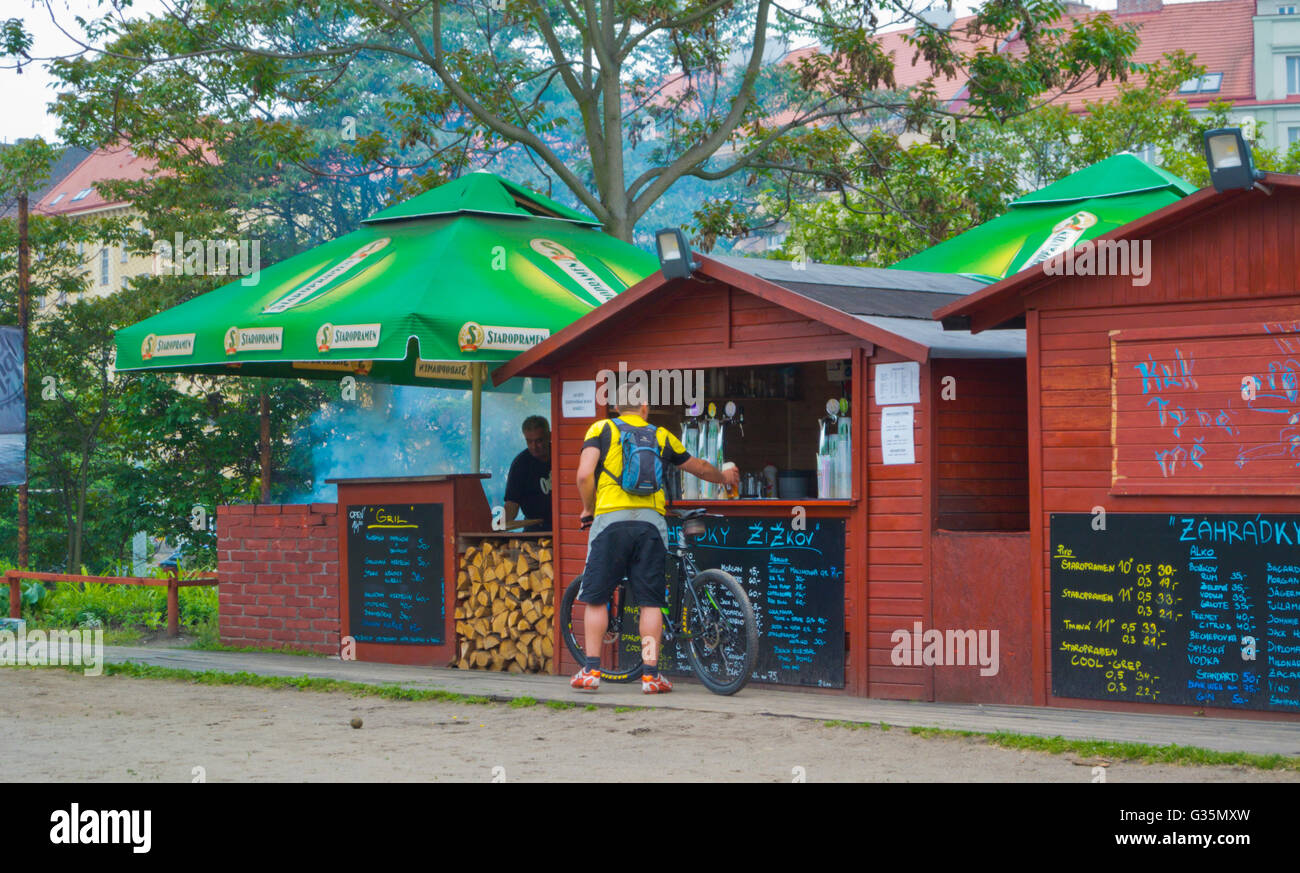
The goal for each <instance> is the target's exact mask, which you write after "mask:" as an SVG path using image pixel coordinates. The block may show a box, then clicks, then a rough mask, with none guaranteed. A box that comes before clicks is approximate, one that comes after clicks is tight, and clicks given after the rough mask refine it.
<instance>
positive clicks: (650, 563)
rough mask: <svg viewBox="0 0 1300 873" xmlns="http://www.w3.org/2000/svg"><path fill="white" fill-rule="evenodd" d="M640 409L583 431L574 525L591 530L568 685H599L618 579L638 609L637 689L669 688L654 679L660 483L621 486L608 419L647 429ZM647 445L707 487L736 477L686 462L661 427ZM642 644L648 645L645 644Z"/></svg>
mask: <svg viewBox="0 0 1300 873" xmlns="http://www.w3.org/2000/svg"><path fill="white" fill-rule="evenodd" d="M649 413H650V407H649V406H648V405H647V404H644V403H643V404H641V405H640V406H639V407H638V408H637V409H636V411H635V412H633V411H631V410H630V409H629V410H628V411H627V412H623V413H621V414H620V412H619V410H618V408H617V407H611V408H610V416H611V417H610V418H608V419H605V420H602V421H598V422H596V423H595V424H593V425H592V426H591V427H590V428H589V429H588V430H587V435H586V437H585V439H584V441H583V444H582V455H581V456H580V457H579V459H578V477H577V484H578V494H579V496H580V497H581V498H582V524H583V526H584V527H586V526H587V525H588V524H590V525H591V533H590V535H589V537H588V540H587V565H586V568H585V569H584V570H583V573H582V588H581V589H580V590H579V591H578V600H580V601H581V602H582V603H584V604H586V610H585V613H584V625H585V628H586V629H585V633H584V643H585V645H584V649H585V651H586V654H587V663H586V664H585V665H584V666H583V667H582V669H581V670H579V671H578V673H577V674H576V675H575V676H574V677H573V680H572V682H571V683H570V684H571V685H573V687H574V688H577V689H579V690H582V691H594V690H595V689H596V688H598V687H599V686H600V647H601V643H602V641H603V639H604V636H605V629H606V627H608V624H609V614H608V612H607V611H606V604H607V603H608V602H609V598H610V596H611V595H612V594H613V593H614V589H615V588H616V587H617V586H618V584H619V582H621V581H622V580H623V577H624V576H626V577H627V580H628V589H629V595H630V598H631V600H630V602H631V603H632V604H633V605H635V606H641V607H646V608H643V609H642V610H641V641H642V662H643V663H644V665H645V671H644V673H643V674H642V677H641V690H642V691H644V692H645V693H647V694H660V693H663V692H667V691H671V690H672V687H673V686H672V683H670V682H669V681H668V680H667V679H665V678H664V677H662V676H660V675H659V669H658V665H659V641H660V639H661V637H662V634H663V613H662V612H661V611H660V608H662V607H664V606H666V605H667V604H666V602H665V601H664V580H665V578H666V575H667V561H668V525H667V524H666V523H665V521H664V506H665V498H664V490H663V487H662V484H663V483H662V482H661V483H660V487H659V489H658V490H657V491H655V492H654V493H653V494H632V493H629V492H628V491H625V490H624V489H623V486H622V484H621V483H620V477H621V476H622V474H623V453H622V447H621V445H620V443H621V439H622V436H621V434H620V431H619V427H618V426H616V425H615V423H614V420H615V419H619V420H621V421H622V422H623V423H624V424H625V425H629V426H631V427H638V428H641V427H647V426H648V425H649V422H647V421H646V416H647V415H649ZM655 442H656V444H657V445H658V447H659V456H660V458H661V459H662V461H663V462H664V464H676V465H678V466H679V467H680V468H681V469H682V470H685V471H686V472H687V473H691V474H692V475H695V476H698V477H699V478H701V479H704V480H705V481H707V482H715V483H723V484H726V485H728V486H730V487H732V488H734V487H736V485H737V484H738V483H739V481H740V472H739V471H738V470H735V469H728V470H727V471H726V472H725V473H724V472H722V471H720V470H719V469H718V468H717V467H715V466H713V465H712V464H710V463H709V462H708V461H705V460H704V459H703V458H693V457H691V455H690V453H688V452H687V451H686V447H685V446H683V445H682V443H681V441H680V440H678V439H677V437H675V436H673V435H672V434H671V433H670V432H669V431H668V430H666V429H665V428H662V427H659V428H656V429H655ZM647 640H650V641H653V642H651V643H647Z"/></svg>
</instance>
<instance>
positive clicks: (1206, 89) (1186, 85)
mask: <svg viewBox="0 0 1300 873" xmlns="http://www.w3.org/2000/svg"><path fill="white" fill-rule="evenodd" d="M1221 87H1223V73H1206V74H1205V75H1204V76H1192V78H1190V79H1187V80H1186V81H1184V82H1183V84H1181V85H1179V86H1178V93H1179V94H1198V93H1201V94H1203V93H1214V92H1215V91H1218V90H1219V89H1220V88H1221Z"/></svg>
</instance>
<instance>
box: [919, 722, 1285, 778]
mask: <svg viewBox="0 0 1300 873" xmlns="http://www.w3.org/2000/svg"><path fill="white" fill-rule="evenodd" d="M910 730H911V732H912V734H913V735H914V736H919V737H963V738H970V739H978V740H983V741H984V742H986V743H988V744H989V745H991V746H999V747H1001V748H1004V749H1021V750H1026V751H1032V752H1047V753H1049V754H1053V755H1060V754H1064V753H1065V752H1073V753H1074V754H1076V755H1079V756H1081V757H1085V758H1106V759H1108V760H1114V761H1136V762H1139V763H1142V764H1175V765H1178V766H1192V767H1214V766H1230V767H1254V768H1256V769H1258V770H1296V771H1300V758H1297V757H1293V756H1290V755H1259V754H1255V753H1253V752H1220V751H1216V750H1214V749H1202V748H1199V747H1197V746H1180V745H1177V744H1176V743H1170V744H1168V745H1164V746H1153V745H1150V744H1148V743H1120V742H1113V741H1110V740H1068V739H1066V738H1065V737H1060V736H1057V737H1036V736H1030V735H1028V734H1015V733H1010V732H1008V731H995V732H992V733H980V732H978V731H959V730H952V729H949V728H926V727H914V728H911V729H910Z"/></svg>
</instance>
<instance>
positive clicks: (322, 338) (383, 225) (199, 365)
mask: <svg viewBox="0 0 1300 873" xmlns="http://www.w3.org/2000/svg"><path fill="white" fill-rule="evenodd" d="M362 224H363V226H362V228H361V229H360V230H357V231H355V232H353V233H349V234H346V235H344V236H341V237H339V238H338V239H336V240H332V241H331V242H327V243H324V244H322V245H319V246H317V247H315V248H313V249H311V250H310V251H307V252H303V253H301V254H298V255H295V256H293V257H291V258H287V259H285V260H283V261H281V262H279V263H277V264H274V265H272V266H270V267H267V268H266V269H264V270H260V271H258V272H256V273H254V274H253V275H251V276H246V277H244V278H241V279H238V280H236V281H233V282H231V283H229V284H227V285H224V286H222V287H220V288H217V289H215V290H213V291H210V292H208V293H206V294H203V295H201V296H199V297H197V298H195V299H193V300H190V301H188V302H186V303H182V304H181V305H179V306H175V307H173V308H171V309H168V310H166V311H164V312H161V313H159V314H158V315H155V316H153V317H152V318H148V319H145V320H144V321H142V322H140V323H138V324H135V325H132V326H131V327H128V328H124V329H123V330H120V331H118V333H117V337H116V344H117V359H116V363H115V366H116V369H118V370H124V371H131V370H166V371H175V372H190V373H224V374H228V375H229V374H238V375H247V376H267V377H290V378H317V379H335V380H337V379H340V378H342V377H344V376H347V375H355V376H356V377H357V378H359V379H368V380H374V381H380V382H388V383H392V384H400V385H425V386H435V387H459V388H469V389H471V390H472V391H473V392H474V402H473V410H474V412H473V416H474V422H473V425H472V426H473V432H474V440H473V444H472V454H473V464H474V469H475V470H476V471H477V470H478V454H479V445H478V443H479V435H480V422H479V414H480V403H481V393H482V390H483V385H484V382H485V381H486V380H485V378H484V377H485V374H486V372H487V369H488V366H489V365H491V364H497V363H501V362H503V361H507V360H509V359H510V358H513V357H514V356H515V355H517V354H519V353H520V352H521V351H524V350H526V349H528V348H531V347H532V346H534V345H536V344H537V343H539V342H541V341H542V340H544V339H546V338H547V337H548V336H550V335H551V334H552V333H554V332H556V331H558V330H560V329H561V328H563V327H565V326H567V325H569V324H570V323H572V322H573V321H575V320H576V319H578V318H579V317H580V316H582V315H584V314H585V313H587V312H590V311H591V310H592V309H593V308H595V307H596V306H599V305H600V304H601V303H603V302H605V301H606V300H609V299H611V298H612V297H614V296H615V295H617V294H618V293H620V292H621V291H623V290H625V289H626V288H628V287H629V286H631V285H633V284H635V283H636V282H638V281H640V280H641V279H643V278H645V277H646V276H648V275H650V274H651V273H653V272H654V271H655V270H657V269H658V268H659V264H658V261H657V259H656V258H655V257H654V256H653V255H651V254H648V253H646V252H644V251H642V250H640V249H638V248H636V247H635V246H632V245H629V244H628V243H625V242H623V241H622V240H620V239H617V238H615V237H612V236H610V235H608V234H606V233H603V232H602V231H601V230H600V229H599V228H600V224H599V223H598V222H597V221H595V220H594V219H592V218H591V217H590V216H587V215H583V214H582V213H580V212H575V211H574V210H571V209H568V208H566V207H564V206H561V205H560V204H558V203H556V202H554V201H552V200H550V199H548V198H546V197H543V196H542V195H540V194H535V193H533V192H532V191H529V190H527V189H526V188H523V187H521V186H519V185H516V184H514V183H513V182H510V181H507V180H506V179H502V178H500V177H499V176H496V175H493V174H492V173H487V172H477V173H470V174H468V175H466V176H462V177H461V178H459V179H456V180H455V181H453V182H449V183H447V184H446V185H442V186H440V187H438V188H434V189H432V190H430V191H426V192H425V193H423V194H420V195H417V196H415V197H412V198H411V199H409V200H406V201H405V202H403V203H400V204H397V205H395V206H391V207H389V208H387V209H384V210H382V211H380V212H377V213H376V214H374V215H372V216H370V218H368V219H366V220H365V221H364V222H362ZM178 242H180V241H178ZM205 254H206V252H205V251H203V250H201V247H200V248H195V247H193V246H192V245H191V244H189V243H186V244H184V246H183V248H178V249H177V250H176V251H175V252H174V254H173V258H174V260H175V261H176V262H178V263H185V264H188V263H190V259H191V258H193V259H195V263H198V262H201V261H202V258H203V257H204V255H205ZM210 257H211V255H209V258H210ZM182 259H184V260H182Z"/></svg>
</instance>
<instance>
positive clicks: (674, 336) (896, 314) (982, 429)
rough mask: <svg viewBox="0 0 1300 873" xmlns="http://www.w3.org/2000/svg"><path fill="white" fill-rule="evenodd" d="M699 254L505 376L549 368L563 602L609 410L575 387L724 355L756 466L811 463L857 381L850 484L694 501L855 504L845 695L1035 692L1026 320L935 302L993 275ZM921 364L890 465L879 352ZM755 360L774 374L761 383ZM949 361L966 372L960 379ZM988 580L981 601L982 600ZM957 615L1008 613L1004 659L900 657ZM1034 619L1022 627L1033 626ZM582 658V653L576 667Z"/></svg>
mask: <svg viewBox="0 0 1300 873" xmlns="http://www.w3.org/2000/svg"><path fill="white" fill-rule="evenodd" d="M699 261H700V263H701V266H700V267H699V268H698V270H696V271H695V273H694V274H693V275H692V276H691V277H690V278H688V279H680V280H667V279H665V277H664V276H663V274H662V273H655V274H654V275H652V276H650V277H648V278H646V279H645V280H643V281H642V282H640V283H638V284H637V285H636V286H634V287H633V288H630V289H629V290H627V291H625V292H624V293H622V294H620V295H619V296H618V297H616V298H615V299H614V300H612V301H609V302H607V303H605V304H604V305H602V306H600V307H599V308H598V309H596V310H595V311H593V312H592V313H590V314H588V315H586V316H584V317H583V318H581V319H579V320H578V321H576V322H574V323H573V324H572V325H570V326H569V327H567V328H565V329H564V330H562V331H560V332H559V333H557V334H556V335H554V336H552V337H551V338H549V339H548V340H546V341H545V342H543V343H541V344H539V345H537V346H535V347H533V348H532V349H530V350H528V351H527V352H524V353H522V354H521V355H520V356H518V357H517V358H515V359H514V360H513V361H511V362H509V363H508V364H506V365H503V366H502V367H501V368H499V369H498V370H496V371H495V372H494V374H493V378H494V379H495V380H496V381H497V382H498V383H500V382H501V381H504V380H505V379H507V378H510V377H512V376H519V375H533V376H546V377H549V378H550V379H551V386H552V393H551V398H552V410H551V419H552V453H553V454H552V469H553V470H555V471H556V472H555V475H554V477H553V483H554V484H553V486H552V488H553V490H552V500H553V502H554V506H553V511H554V517H555V519H556V525H555V528H556V529H555V543H556V557H557V564H556V578H557V580H558V581H557V586H558V588H559V590H557V593H556V599H557V601H558V600H559V595H560V593H561V592H562V590H563V587H564V586H565V585H567V584H568V583H569V582H570V581H571V580H572V579H573V578H574V577H576V576H577V575H578V574H580V573H581V571H582V568H583V564H584V561H585V555H586V534H585V533H583V532H581V531H580V530H579V526H578V515H579V514H580V513H579V510H580V504H579V500H578V497H577V491H576V486H575V484H574V471H575V470H576V464H577V457H578V455H579V453H580V448H581V443H582V439H583V436H584V433H585V432H586V430H587V428H588V427H589V426H590V425H591V423H592V421H593V420H594V417H595V414H594V411H593V412H590V413H586V414H580V415H577V416H574V417H570V416H569V415H568V414H566V409H565V405H564V396H565V394H566V391H567V390H568V389H566V387H565V386H566V383H569V384H574V383H583V382H590V381H591V380H594V379H595V378H596V376H597V374H598V373H599V372H600V371H602V370H607V369H608V370H612V371H615V372H618V371H619V369H620V366H622V367H623V368H624V369H627V370H632V369H641V370H646V371H649V370H656V369H660V370H672V369H679V370H683V371H687V370H694V369H704V370H706V371H707V372H708V377H709V384H710V385H712V386H714V387H715V389H716V390H713V391H712V393H709V395H708V397H707V400H709V401H716V402H717V403H718V406H719V407H721V405H722V401H725V400H727V399H730V398H732V397H738V399H737V402H739V403H741V404H742V405H744V406H745V407H746V409H745V413H746V418H745V428H746V431H747V433H746V436H745V438H744V440H743V441H741V442H740V443H738V448H737V450H736V453H735V454H736V456H734V457H732V458H730V459H732V460H736V461H737V462H738V464H739V466H740V467H741V470H742V472H755V471H757V470H759V469H761V467H762V466H763V464H764V462H765V461H768V460H772V461H774V462H775V464H774V465H775V466H779V467H781V468H782V469H786V468H796V469H797V468H800V467H809V466H811V462H812V459H813V455H814V454H815V452H816V445H817V428H818V425H817V415H818V414H824V411H825V410H824V408H823V407H824V401H825V399H826V397H827V395H828V394H831V396H832V398H833V396H834V394H836V393H839V392H841V391H843V392H845V394H846V396H847V397H848V399H849V402H850V417H851V419H852V420H853V422H854V428H853V430H852V436H851V438H852V457H853V459H854V463H853V466H852V473H851V492H850V494H849V495H848V496H845V497H842V498H838V499H827V500H818V499H813V498H810V497H802V498H798V499H780V498H779V497H778V498H777V499H740V500H726V501H717V502H713V503H710V502H709V501H689V500H683V501H682V505H712V506H715V507H717V508H718V509H719V510H720V511H722V512H724V513H728V514H739V515H743V516H746V517H759V518H763V517H770V518H772V519H782V518H789V517H790V516H791V513H792V508H793V507H795V506H802V507H804V508H805V510H806V512H807V517H808V519H809V520H810V521H812V520H814V519H838V520H843V522H844V530H845V539H844V555H843V561H842V568H843V577H844V595H843V598H844V603H843V618H844V624H843V626H844V631H845V641H844V648H843V658H844V670H843V676H844V686H843V688H844V691H846V692H848V693H853V694H858V695H868V696H873V697H892V698H910V699H934V698H935V697H936V696H937V697H939V698H941V699H949V700H998V701H1004V702H1025V701H1027V699H1028V694H1029V661H1028V645H1027V642H1028V634H1029V626H1030V625H1029V620H1030V616H1029V611H1028V608H1027V605H1028V603H1029V595H1028V591H1027V590H1021V589H1022V588H1024V583H1023V581H1022V576H1023V574H1021V573H1016V572H1012V571H1010V570H1009V568H1011V567H1023V563H1024V560H1025V553H1026V548H1027V534H1026V533H1025V527H1026V524H1027V515H1028V503H1027V480H1026V476H1025V467H1024V458H1025V455H1026V453H1027V448H1026V439H1027V435H1026V432H1025V429H1024V426H1023V425H1024V395H1025V379H1024V360H1023V343H1024V335H1023V332H1022V331H1018V330H1009V331H999V332H996V333H988V334H984V335H981V336H971V335H969V334H968V335H964V336H963V335H961V334H954V333H951V332H947V333H945V332H944V331H943V330H942V328H941V326H940V325H939V324H938V322H936V321H934V320H933V319H932V317H931V315H930V313H931V312H932V311H933V310H934V308H936V307H937V306H939V305H942V304H943V303H944V302H949V301H955V300H959V299H961V298H962V297H963V296H965V295H966V294H969V293H971V292H972V291H974V290H975V289H977V288H979V287H982V286H980V285H978V283H975V282H973V281H970V280H967V279H964V278H961V277H957V276H947V275H939V274H924V273H910V272H906V271H895V270H877V269H866V268H854V267H828V266H819V265H801V264H798V263H792V262H787V261H766V260H759V259H750V258H733V257H700V258H699ZM908 363H914V364H915V369H914V370H912V371H911V372H912V376H911V378H913V379H914V383H913V384H914V387H915V394H916V396H915V398H914V399H912V398H908V399H903V400H898V401H896V405H897V406H899V407H902V406H906V407H908V408H909V409H910V410H911V411H910V412H909V413H907V415H908V416H909V417H910V418H911V421H912V425H911V427H910V429H909V430H910V432H909V433H906V434H903V435H900V434H899V433H898V432H897V430H895V431H894V432H893V434H892V437H891V438H892V439H894V440H900V439H901V440H902V442H904V443H906V445H905V446H903V451H904V452H905V453H906V451H907V450H909V449H910V450H911V452H912V455H913V458H912V460H911V461H910V462H906V463H893V462H891V463H886V459H885V457H884V456H883V452H882V443H881V427H882V425H881V406H880V405H879V404H878V403H877V400H878V399H879V398H877V397H876V396H875V395H874V385H875V381H876V376H877V373H878V371H880V368H882V367H886V366H887V365H895V364H908ZM765 368H766V369H765ZM781 368H793V370H794V377H795V378H797V379H798V380H799V381H800V383H801V384H802V386H803V391H802V392H801V396H800V397H798V399H791V398H790V397H772V396H770V395H772V394H773V393H776V392H774V390H773V387H772V381H771V380H772V378H774V370H780V369H781ZM906 369H907V368H904V370H906ZM834 372H838V373H841V374H843V373H847V374H848V381H847V382H841V383H836V382H835V381H834V377H833V375H832V373H834ZM755 373H758V374H760V375H759V376H758V377H757V378H758V379H759V380H760V385H762V384H764V382H765V385H766V389H765V390H763V389H762V388H760V389H759V390H757V391H755V390H753V389H752V388H751V387H750V385H751V384H752V383H753V382H754V379H755ZM746 374H748V377H749V382H748V383H747V382H746V381H745V376H746ZM904 376H906V374H904ZM947 377H952V378H953V379H955V380H956V383H957V384H956V386H955V392H954V391H953V390H952V386H951V384H950V383H951V381H952V379H948V378H947ZM738 384H739V385H740V386H741V388H740V391H739V394H737V391H736V386H737V385H738ZM945 389H948V390H945ZM756 395H767V396H756ZM819 409H821V413H819V412H818V410H819ZM592 410H594V406H593V407H592ZM862 410H866V411H867V414H866V417H865V418H866V426H865V427H863V426H861V421H862ZM680 413H681V409H680V408H677V409H663V410H656V411H654V412H652V419H653V420H655V421H656V423H659V424H662V425H665V426H668V427H670V429H672V430H673V431H674V432H676V431H677V427H676V425H677V424H678V422H677V420H676V418H677V417H679V415H680ZM751 429H752V434H753V436H752V437H751ZM891 451H892V449H891ZM889 460H890V461H897V460H898V458H897V457H893V456H891V458H890V459H889ZM864 461H865V463H864ZM941 528H944V529H946V530H941ZM970 556H975V557H974V559H971V557H970ZM951 574H958V575H959V576H960V578H957V577H956V576H953V577H952V578H949V576H950V575H951ZM974 591H978V592H979V594H980V597H979V603H978V604H969V603H966V602H965V601H966V600H968V599H969V593H970V592H974ZM958 616H960V620H961V621H963V622H966V621H969V620H971V619H972V618H975V619H982V620H984V621H985V622H987V623H989V624H987V625H985V626H995V627H1001V628H1006V629H1009V631H1010V632H1009V634H1007V635H1009V636H1011V637H1013V639H1012V640H1011V645H1010V646H1008V645H1007V644H1006V641H1005V636H1004V650H1007V651H1004V655H1003V663H1002V671H1001V672H1000V673H999V675H997V676H993V677H985V678H983V679H981V678H980V677H979V673H978V668H977V667H974V666H971V667H969V668H958V669H956V670H953V671H949V672H950V673H951V678H948V679H938V680H937V679H936V675H935V671H934V669H933V668H932V667H928V666H924V665H915V664H913V665H899V664H897V663H896V659H894V658H893V657H891V654H892V653H893V652H894V650H895V649H896V645H895V643H894V642H893V641H892V640H891V637H892V636H893V634H894V633H895V632H896V631H898V630H899V629H906V630H909V631H910V630H912V629H913V628H914V627H915V626H916V625H917V624H918V623H919V624H920V625H922V626H924V627H925V628H931V627H934V626H935V624H936V621H956V620H958V618H957V617H958ZM963 626H965V625H963ZM1016 629H1019V630H1018V631H1017V630H1016ZM1017 632H1019V633H1020V635H1021V637H1023V640H1017V639H1015V637H1016V634H1017ZM559 648H562V647H557V650H558V649H559ZM574 667H575V665H574V664H573V662H572V660H571V659H570V658H569V657H568V653H567V652H564V653H563V657H562V660H561V663H560V669H561V670H570V669H573V668H574Z"/></svg>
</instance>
